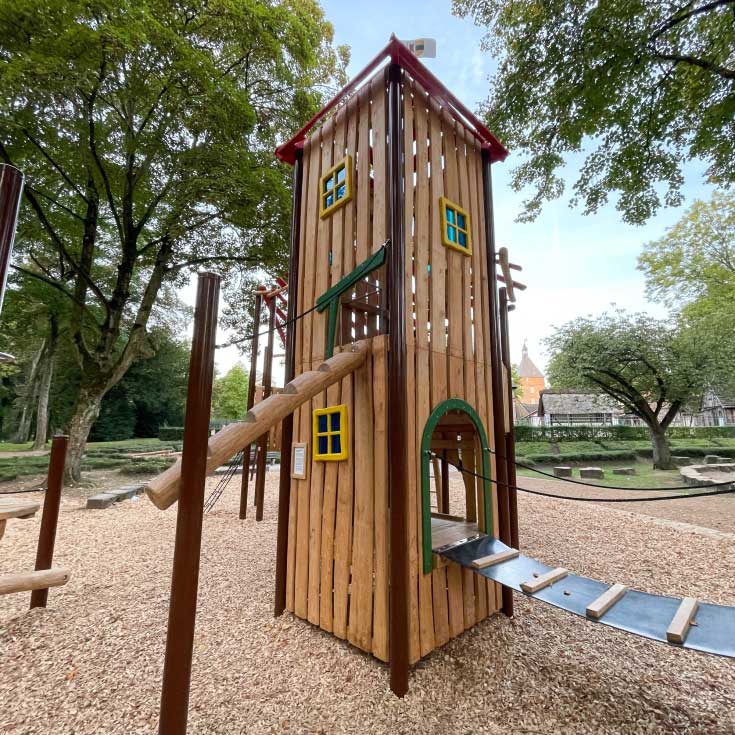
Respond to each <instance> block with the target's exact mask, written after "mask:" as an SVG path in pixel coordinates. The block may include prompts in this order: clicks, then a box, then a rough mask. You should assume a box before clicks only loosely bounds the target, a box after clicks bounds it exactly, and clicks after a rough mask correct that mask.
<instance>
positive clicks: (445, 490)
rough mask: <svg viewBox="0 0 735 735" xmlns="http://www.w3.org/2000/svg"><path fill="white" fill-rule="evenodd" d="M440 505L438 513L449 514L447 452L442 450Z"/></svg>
mask: <svg viewBox="0 0 735 735" xmlns="http://www.w3.org/2000/svg"><path fill="white" fill-rule="evenodd" d="M441 462H442V504H441V508H439V512H440V513H444V514H446V515H448V514H449V462H448V461H447V450H446V449H444V450H442V460H441Z"/></svg>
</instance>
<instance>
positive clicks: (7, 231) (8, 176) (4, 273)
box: [0, 163, 23, 311]
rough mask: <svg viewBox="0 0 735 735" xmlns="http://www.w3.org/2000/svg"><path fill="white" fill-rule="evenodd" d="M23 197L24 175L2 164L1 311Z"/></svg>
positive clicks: (0, 178) (0, 309)
mask: <svg viewBox="0 0 735 735" xmlns="http://www.w3.org/2000/svg"><path fill="white" fill-rule="evenodd" d="M22 195H23V174H22V173H21V172H20V171H19V170H18V169H17V168H15V166H11V165H9V164H7V163H0V311H2V308H3V298H4V297H5V284H6V282H7V280H8V268H9V266H10V256H11V255H12V254H13V240H14V239H15V228H16V225H17V223H18V210H19V209H20V198H21V196H22Z"/></svg>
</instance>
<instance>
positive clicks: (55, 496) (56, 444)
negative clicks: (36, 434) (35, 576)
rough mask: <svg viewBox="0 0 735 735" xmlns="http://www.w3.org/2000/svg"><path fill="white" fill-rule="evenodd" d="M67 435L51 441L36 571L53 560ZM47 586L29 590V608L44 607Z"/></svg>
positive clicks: (56, 437)
mask: <svg viewBox="0 0 735 735" xmlns="http://www.w3.org/2000/svg"><path fill="white" fill-rule="evenodd" d="M68 441H69V437H68V436H55V437H54V438H53V441H52V442H51V456H50V458H49V463H48V479H47V482H46V497H45V498H44V499H43V515H42V516H41V530H40V531H39V532H38V548H37V549H36V567H35V568H36V571H37V572H38V571H40V570H42V569H51V564H52V563H53V560H54V543H55V541H56V525H57V523H58V521H59V505H60V503H61V488H62V487H63V485H64V464H65V463H66V445H67V442H68ZM47 601H48V587H45V588H43V589H38V590H33V592H31V609H33V608H34V607H46V602H47Z"/></svg>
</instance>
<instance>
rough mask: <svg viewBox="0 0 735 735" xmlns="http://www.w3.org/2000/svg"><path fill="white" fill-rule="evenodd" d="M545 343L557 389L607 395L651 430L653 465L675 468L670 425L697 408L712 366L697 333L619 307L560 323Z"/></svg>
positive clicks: (711, 361)
mask: <svg viewBox="0 0 735 735" xmlns="http://www.w3.org/2000/svg"><path fill="white" fill-rule="evenodd" d="M546 346H547V348H548V350H549V352H550V355H551V359H550V361H549V369H548V377H549V380H550V383H551V385H552V387H554V388H572V389H577V390H579V389H587V390H592V391H596V392H602V393H605V394H607V395H609V396H610V397H611V398H613V399H615V400H616V401H618V402H619V403H620V404H621V405H622V406H623V407H624V408H625V410H626V411H627V412H629V413H631V414H633V415H635V416H638V417H639V418H640V419H641V420H642V421H643V422H644V423H645V424H646V426H647V427H648V428H649V430H650V431H651V440H652V442H653V459H654V466H656V467H659V468H661V469H668V468H670V467H671V466H672V464H671V452H670V449H669V446H668V443H667V442H666V439H665V432H666V429H667V428H668V427H669V426H670V425H671V422H672V421H673V420H674V418H675V417H676V415H677V414H678V413H679V411H680V410H681V409H682V408H683V407H686V406H692V407H698V406H699V401H700V400H701V396H702V394H703V392H704V390H705V389H706V387H707V385H708V380H709V378H710V376H711V375H712V373H713V370H714V365H713V360H712V356H711V355H710V353H709V352H708V350H707V347H706V344H705V343H704V341H703V340H701V339H700V338H699V337H698V335H697V333H696V331H695V330H691V329H687V328H686V326H685V325H681V324H677V323H675V322H673V321H672V320H669V319H666V320H658V319H653V318H652V317H651V316H650V315H648V314H628V313H626V312H623V311H617V312H614V313H612V314H610V313H604V314H602V315H600V316H599V317H596V318H590V317H581V318H578V319H576V320H574V321H571V322H568V323H567V324H564V325H562V326H561V327H557V328H556V329H555V330H554V332H553V333H552V334H551V335H550V336H549V337H548V338H547V339H546Z"/></svg>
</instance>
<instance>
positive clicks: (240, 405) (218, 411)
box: [212, 365, 248, 419]
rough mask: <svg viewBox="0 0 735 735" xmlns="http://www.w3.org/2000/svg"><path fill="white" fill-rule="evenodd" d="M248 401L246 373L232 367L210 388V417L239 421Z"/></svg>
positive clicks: (243, 369)
mask: <svg viewBox="0 0 735 735" xmlns="http://www.w3.org/2000/svg"><path fill="white" fill-rule="evenodd" d="M247 399H248V373H247V371H246V370H245V368H244V367H243V366H242V365H234V366H233V367H231V368H230V369H229V370H228V371H227V373H226V374H225V375H223V376H222V377H221V378H217V379H216V380H215V381H214V386H213V387H212V416H213V418H217V419H241V418H242V417H243V416H244V414H245V409H246V406H247Z"/></svg>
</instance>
